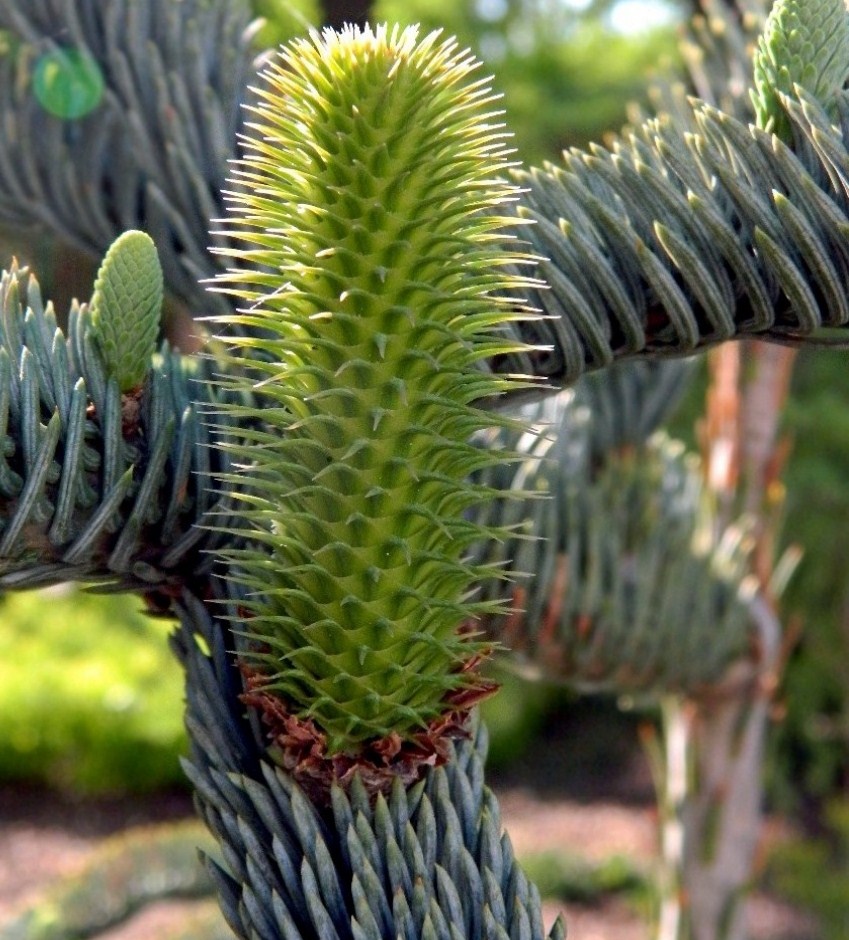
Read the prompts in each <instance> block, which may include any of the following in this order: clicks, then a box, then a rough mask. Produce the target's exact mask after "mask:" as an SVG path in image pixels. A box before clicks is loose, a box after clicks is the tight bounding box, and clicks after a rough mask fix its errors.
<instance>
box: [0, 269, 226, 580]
mask: <svg viewBox="0 0 849 940" xmlns="http://www.w3.org/2000/svg"><path fill="white" fill-rule="evenodd" d="M126 312H127V313H129V311H126ZM0 314H1V315H0V441H2V446H0V519H2V523H0V586H3V587H6V588H23V587H32V586H35V585H39V584H46V583H52V582H56V581H67V580H82V581H98V582H105V583H107V584H110V585H111V586H112V588H113V589H123V590H126V589H130V588H135V589H139V590H144V589H149V590H154V589H156V590H167V589H168V586H169V585H171V584H173V583H175V582H176V583H178V584H179V583H181V582H182V581H183V579H185V578H186V577H189V576H190V575H191V573H192V571H198V572H199V571H201V570H203V571H208V569H209V568H210V567H211V565H212V563H213V560H212V558H211V556H207V555H204V554H203V549H207V548H210V547H212V546H213V545H215V544H216V543H217V541H218V537H217V536H213V535H211V534H210V533H208V532H206V531H205V530H202V529H199V528H196V527H195V523H196V522H197V521H199V520H200V519H202V518H211V516H212V515H213V514H216V513H219V512H221V511H222V506H221V503H220V500H219V497H218V496H217V494H216V493H215V490H214V487H213V482H212V478H213V474H217V473H219V472H221V471H222V470H223V469H224V468H226V467H227V466H228V463H227V458H226V455H223V454H221V453H219V452H218V451H214V450H211V449H210V446H209V443H210V442H209V438H208V434H207V430H206V427H205V424H204V422H203V421H202V420H201V419H200V415H199V410H200V409H202V408H205V407H211V405H212V404H213V403H215V402H217V400H218V399H217V397H216V395H215V393H214V392H213V390H212V387H211V384H210V382H209V380H208V376H207V373H206V370H205V368H204V367H203V365H202V364H199V363H197V362H195V361H193V360H191V359H185V358H184V357H182V356H180V355H179V354H177V353H174V352H173V351H172V350H170V349H169V347H168V346H167V344H166V345H163V346H162V348H161V349H160V351H159V353H158V354H157V355H154V356H152V357H150V358H149V361H148V362H147V363H145V364H144V365H143V368H142V369H141V371H140V372H139V373H138V374H139V375H141V376H142V381H141V382H140V383H138V385H137V387H135V388H133V389H132V390H130V391H129V392H125V393H123V394H122V392H121V389H120V387H119V383H118V380H117V378H116V377H114V376H111V375H110V373H109V370H108V368H107V366H106V364H105V363H104V360H103V358H102V356H101V353H100V348H99V344H98V342H97V341H96V336H95V331H94V330H93V328H92V324H91V314H90V311H89V309H88V307H87V306H86V305H83V306H82V307H81V306H79V305H78V304H76V302H75V304H74V306H73V307H72V309H71V313H70V318H69V325H68V330H67V333H65V332H63V331H62V330H60V329H59V327H58V326H57V323H56V316H55V314H54V311H53V307H52V304H49V303H48V304H46V305H45V304H44V303H43V301H42V299H41V293H40V290H39V287H38V283H37V281H36V280H35V278H34V277H33V276H32V275H30V274H29V273H28V272H27V271H26V269H18V268H16V267H14V268H12V270H11V271H8V272H3V274H2V280H0Z"/></svg>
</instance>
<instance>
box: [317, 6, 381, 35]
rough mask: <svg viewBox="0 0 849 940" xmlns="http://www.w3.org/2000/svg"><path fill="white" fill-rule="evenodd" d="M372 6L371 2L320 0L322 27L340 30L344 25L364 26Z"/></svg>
mask: <svg viewBox="0 0 849 940" xmlns="http://www.w3.org/2000/svg"><path fill="white" fill-rule="evenodd" d="M373 6H374V3H373V0H321V18H322V25H323V26H332V27H333V29H341V28H342V27H343V26H344V25H345V23H353V24H354V25H356V26H365V24H366V23H367V22H368V20H369V17H370V15H371V9H372V7H373Z"/></svg>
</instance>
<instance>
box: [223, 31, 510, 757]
mask: <svg viewBox="0 0 849 940" xmlns="http://www.w3.org/2000/svg"><path fill="white" fill-rule="evenodd" d="M476 65H477V63H476V62H475V60H474V59H473V58H472V57H471V56H470V55H469V54H468V53H466V52H458V51H457V47H456V44H455V43H454V41H453V40H452V41H447V42H440V41H439V39H438V34H435V33H434V34H431V35H429V36H428V37H427V38H425V39H424V40H422V41H421V42H418V41H417V35H416V32H415V31H414V30H412V29H406V30H401V29H399V28H394V29H388V28H386V27H378V28H376V29H375V30H372V29H370V28H366V29H365V30H362V31H360V30H359V29H346V30H345V31H344V32H342V33H341V34H336V33H333V32H332V31H327V32H325V33H323V34H322V35H321V36H319V35H317V34H314V35H313V36H312V37H311V39H309V40H302V41H298V42H295V43H294V44H293V45H292V46H290V47H289V48H287V49H285V50H283V51H282V52H281V53H280V55H279V56H278V58H277V59H275V60H274V61H272V62H271V63H270V64H269V65H268V66H267V68H266V70H265V72H264V73H263V79H264V81H263V84H262V86H261V87H260V88H259V89H258V92H257V93H258V96H259V102H260V103H259V104H258V105H257V106H256V108H255V109H253V110H254V115H253V121H252V123H249V125H248V126H249V133H248V136H247V139H246V140H245V156H244V158H243V159H242V161H241V163H240V165H239V167H238V170H237V172H236V182H237V184H238V188H237V189H236V191H234V192H232V193H230V194H229V201H230V209H231V213H232V217H231V218H230V219H229V223H228V228H229V234H230V235H232V237H233V238H234V239H235V240H236V241H237V243H240V244H242V245H244V246H245V247H244V248H243V249H240V250H234V251H232V252H230V254H231V256H232V257H233V260H234V261H235V262H236V263H237V264H238V270H233V271H232V272H231V273H230V274H229V275H228V276H225V277H224V278H222V279H221V283H220V289H222V290H226V291H229V292H231V293H234V294H236V295H237V296H238V297H240V298H241V299H242V300H243V301H246V302H247V305H248V306H247V307H246V309H245V310H243V311H242V312H241V314H240V315H239V317H238V321H239V322H238V325H239V326H240V328H241V331H242V332H244V333H246V334H250V335H247V336H245V337H244V338H239V339H231V340H230V342H232V343H233V344H235V345H234V346H232V347H231V352H230V357H229V364H228V368H229V370H230V371H231V372H238V371H239V370H242V371H241V374H242V375H244V376H245V377H244V378H243V379H241V380H240V379H238V378H237V379H234V380H233V381H234V383H235V384H236V386H237V387H238V386H241V387H244V388H249V389H250V391H251V393H252V394H253V395H254V396H255V401H256V402H257V407H256V408H254V407H252V406H233V407H234V408H235V409H236V411H237V413H238V416H239V419H240V421H241V422H242V423H243V425H244V426H246V427H247V426H251V427H252V430H246V432H245V437H244V441H243V443H242V444H241V445H239V453H238V455H237V457H238V459H240V460H241V462H242V463H243V465H244V473H243V474H241V475H238V476H233V477H230V478H228V479H227V480H226V481H225V482H226V484H227V485H228V486H230V487H231V488H233V489H235V491H236V493H237V496H238V497H239V498H240V499H241V500H242V505H243V506H244V513H243V516H244V518H245V519H246V520H248V523H249V524H248V525H247V526H246V528H245V529H244V530H238V531H237V532H236V534H237V535H239V536H244V537H247V539H248V540H249V542H250V543H251V544H252V545H253V546H255V547H253V548H248V549H245V550H243V551H239V552H236V553H234V557H233V559H232V560H233V562H234V568H235V570H237V572H239V573H237V574H236V575H235V577H236V578H237V579H238V580H240V581H241V583H242V584H243V585H245V586H246V587H247V588H248V599H247V601H246V606H247V608H248V629H249V631H250V636H251V641H252V642H251V648H252V651H253V652H252V653H251V654H249V656H248V658H249V664H250V667H251V668H255V669H258V670H259V672H260V674H261V675H262V676H264V688H265V689H266V690H267V691H270V692H273V693H274V694H275V695H277V696H279V698H280V699H281V701H282V702H283V703H284V704H285V706H286V707H287V708H289V709H291V711H292V713H293V714H294V715H296V716H297V717H299V718H301V719H303V720H304V722H305V726H306V725H308V726H309V727H310V728H312V727H314V726H316V727H317V728H318V729H319V732H320V733H321V734H324V735H326V740H325V741H324V744H325V745H326V748H327V753H328V754H330V755H332V754H338V753H343V752H345V753H356V752H358V751H359V750H360V749H361V748H362V747H363V746H364V745H365V744H367V743H368V742H373V741H374V740H375V739H380V738H384V737H386V736H389V735H392V736H393V738H397V737H398V736H400V737H401V738H410V737H411V736H413V735H415V734H416V733H417V732H422V731H424V732H426V731H427V727H428V724H429V723H432V722H434V721H436V720H437V719H438V718H439V716H440V715H441V714H443V713H444V712H446V711H450V710H451V708H452V707H453V706H454V705H456V703H457V701H458V696H459V698H460V699H462V700H463V701H469V700H471V698H474V696H475V688H476V683H478V682H479V679H477V678H476V676H475V672H474V670H470V669H468V668H464V666H467V665H468V663H469V661H470V660H471V659H472V658H474V657H478V656H479V655H480V653H481V652H482V650H483V649H485V647H483V646H482V644H481V643H480V642H477V641H476V640H475V639H474V638H473V637H472V636H469V635H468V634H465V635H464V634H463V632H462V630H460V627H461V625H462V624H464V623H467V622H469V620H473V619H474V618H475V617H476V616H478V615H479V614H480V613H481V612H482V611H483V610H484V609H488V606H489V605H482V604H481V603H480V602H476V601H475V600H474V598H473V597H472V596H471V595H472V593H473V588H474V587H475V585H476V584H477V583H478V582H479V581H480V579H481V578H484V577H491V576H492V574H493V572H492V570H491V569H488V568H481V567H478V566H473V565H470V564H469V563H468V562H467V561H466V555H467V550H468V548H469V546H470V545H471V543H473V542H474V541H476V540H478V539H481V538H483V537H486V536H488V535H493V534H497V533H494V532H487V531H485V530H483V529H482V528H481V527H479V526H478V525H476V524H473V523H472V522H470V521H468V520H467V518H466V517H465V513H466V512H467V511H468V510H469V508H470V507H471V506H473V505H475V504H477V503H479V502H480V501H481V500H484V499H487V498H488V497H489V495H490V492H489V490H488V489H487V488H486V487H483V486H481V485H475V484H472V483H470V482H469V481H468V477H469V474H470V473H472V472H473V471H475V470H477V469H479V468H480V467H481V466H484V465H489V464H491V463H492V462H494V461H498V460H502V459H505V456H504V455H497V454H496V455H493V454H487V453H483V452H482V451H481V450H480V449H478V448H475V447H473V446H471V445H470V444H469V438H470V437H471V435H472V434H473V433H474V432H476V431H478V430H479V429H481V428H482V427H486V426H491V425H493V424H495V423H504V422H505V421H506V419H503V418H496V417H494V416H493V415H492V414H489V413H487V412H485V411H483V410H481V409H480V408H479V407H477V406H476V404H475V403H476V402H479V401H480V400H481V399H487V400H491V399H493V398H495V397H497V396H498V395H499V394H501V393H502V392H504V391H505V390H506V389H508V388H514V387H515V385H516V383H517V382H519V381H521V380H519V379H516V378H509V377H505V376H496V375H494V374H493V373H491V372H489V371H488V370H486V368H485V367H484V366H483V363H482V361H483V360H484V359H485V358H488V357H490V356H493V355H498V354H499V353H506V352H509V351H511V350H515V348H516V347H515V344H514V343H513V342H508V341H507V340H506V339H504V334H503V333H502V332H499V327H500V326H503V325H504V324H506V323H507V322H508V321H509V320H511V319H516V318H517V317H518V316H526V315H527V314H525V313H517V312H516V307H515V305H513V306H510V305H508V304H507V302H506V301H504V300H500V299H499V296H497V295H498V294H499V292H500V291H502V290H505V289H508V288H510V289H512V290H513V291H515V289H516V288H517V287H518V288H520V289H521V287H522V284H523V282H524V279H523V278H517V277H516V276H515V275H513V276H511V275H509V274H507V273H505V272H506V271H507V268H508V266H510V265H515V264H516V263H517V262H519V263H527V261H528V259H527V257H526V256H524V255H522V254H519V253H517V252H513V251H510V250H509V248H510V246H509V245H508V246H507V248H505V244H504V242H505V241H506V239H507V236H506V235H505V234H503V233H502V231H501V230H502V229H504V228H505V227H506V226H507V225H508V221H509V220H508V219H507V218H504V217H502V216H501V215H500V214H499V213H500V212H504V209H503V208H502V207H503V206H504V205H505V204H506V203H509V202H511V201H512V200H513V199H514V194H515V190H514V189H513V187H512V186H511V185H510V184H508V183H506V182H504V181H503V180H502V179H501V178H500V177H499V174H500V173H502V172H503V171H504V170H506V169H507V168H508V167H509V166H510V163H509V162H508V155H509V151H507V150H506V149H505V137H506V136H507V135H506V134H505V133H504V131H503V125H501V124H499V123H497V118H498V115H499V112H497V111H492V110H491V108H492V102H493V100H494V96H493V94H492V93H491V91H490V89H489V87H488V85H487V83H486V82H485V81H478V82H474V83H470V82H469V81H468V78H469V75H470V73H471V72H472V71H473V69H474V68H475V67H476ZM513 223H514V224H515V220H513ZM513 270H515V267H514V268H513ZM514 296H515V293H514ZM464 695H465V698H464Z"/></svg>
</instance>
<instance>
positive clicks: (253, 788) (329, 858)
mask: <svg viewBox="0 0 849 940" xmlns="http://www.w3.org/2000/svg"><path fill="white" fill-rule="evenodd" d="M220 586H221V585H220V583H219V585H218V586H217V587H216V597H217V599H219V600H221V601H226V604H225V606H224V608H223V609H222V610H221V611H220V613H221V614H223V615H227V614H228V612H229V615H230V616H232V615H233V614H234V613H235V612H236V610H237V609H238V606H239V604H240V602H241V598H240V596H239V594H238V593H234V594H232V595H231V596H229V597H225V595H223V594H221V593H220V591H219V588H220ZM177 609H178V612H179V614H180V620H181V627H180V631H179V633H178V634H177V636H176V637H175V640H174V643H175V649H176V651H177V653H178V655H179V656H180V659H181V661H182V662H183V665H184V667H185V669H186V674H187V716H186V721H187V724H188V727H189V730H190V732H191V742H192V751H191V757H190V763H188V764H187V765H186V772H187V774H188V776H189V778H190V779H191V781H192V783H193V784H194V786H195V788H196V800H197V804H198V807H199V809H200V812H201V815H202V816H203V818H204V819H205V821H206V822H207V825H208V826H209V828H210V829H211V830H212V832H213V833H214V834H215V835H216V837H217V838H218V840H219V841H220V843H221V847H222V856H223V863H222V864H219V863H214V862H210V863H208V864H209V868H210V872H211V874H212V876H213V878H214V879H215V881H216V883H217V886H218V890H219V896H220V899H221V904H222V909H223V911H224V914H225V917H226V918H227V920H228V922H229V924H230V926H231V927H232V929H233V930H234V931H235V933H236V935H237V936H239V937H267V938H269V940H271V938H276V940H383V938H385V937H393V938H396V937H400V938H403V940H460V938H462V940H506V938H516V940H542V938H543V937H544V936H546V935H545V933H544V931H543V926H542V917H541V908H540V899H539V895H538V893H537V891H536V889H535V888H534V887H533V885H531V884H530V883H529V882H528V880H527V878H526V877H525V875H524V873H523V872H522V870H521V868H520V867H519V865H518V864H517V862H516V860H515V856H514V854H513V850H512V848H511V846H510V842H509V839H508V838H507V836H506V835H503V834H502V832H501V825H500V814H499V811H498V805H497V802H496V799H495V797H494V796H493V794H492V793H491V792H490V790H489V789H488V788H487V787H486V786H485V784H484V782H483V757H484V753H485V750H486V735H485V732H484V731H483V728H482V727H479V728H478V729H477V731H476V734H475V740H474V742H463V743H460V744H459V745H458V746H457V750H456V755H455V756H454V759H452V760H451V761H450V762H449V763H448V764H447V765H446V766H445V767H441V768H437V769H432V770H431V771H429V772H428V773H427V775H426V777H425V779H424V780H423V781H421V782H420V783H419V784H417V785H415V786H414V787H412V788H409V789H406V790H405V788H404V787H403V786H402V785H401V783H400V781H396V783H395V785H394V786H393V787H392V789H391V792H390V793H389V794H388V795H387V797H386V798H385V799H384V797H383V796H379V797H378V798H377V801H376V802H375V801H374V800H372V799H371V798H370V796H369V794H368V793H367V792H366V790H365V788H364V787H363V786H362V784H361V783H360V782H355V783H354V785H353V786H352V788H351V789H350V792H348V793H346V792H344V791H343V790H342V789H341V788H338V787H334V789H333V791H332V802H331V805H330V806H329V807H327V808H326V809H321V808H320V807H317V806H316V805H314V804H313V803H312V802H311V801H310V800H309V798H308V797H307V796H306V795H305V794H304V793H303V791H302V790H301V789H300V788H299V787H298V785H297V784H296V783H295V782H294V781H293V780H292V777H291V776H290V775H289V774H286V773H284V772H283V771H281V770H280V769H279V768H277V767H275V766H274V765H273V764H271V763H270V762H268V761H267V760H266V759H265V758H262V757H260V756H259V753H260V750H261V748H260V747H259V746H258V745H257V729H256V725H255V724H254V725H252V723H251V722H252V721H253V720H254V716H252V715H250V714H249V715H248V716H245V715H244V709H243V707H242V705H241V701H240V699H239V694H238V692H239V689H240V682H239V676H238V673H237V672H236V671H235V670H234V669H233V666H232V661H231V657H230V655H229V650H228V647H227V644H228V641H229V629H228V626H227V625H228V622H229V618H228V617H227V616H224V617H223V619H221V620H218V619H217V617H213V616H211V615H210V613H209V607H208V605H206V604H204V603H202V602H201V601H199V600H198V599H197V598H195V597H194V596H192V595H191V594H190V593H188V592H185V593H184V594H183V596H182V598H181V599H180V600H179V601H178V603H177ZM201 645H203V647H205V648H206V650H207V651H206V652H204V650H203V649H202V648H201ZM564 936H565V931H564V928H563V924H562V921H561V920H560V919H558V921H557V922H556V923H555V925H554V926H553V927H552V929H551V932H550V933H549V934H548V937H549V938H551V940H562V938H563V937H564Z"/></svg>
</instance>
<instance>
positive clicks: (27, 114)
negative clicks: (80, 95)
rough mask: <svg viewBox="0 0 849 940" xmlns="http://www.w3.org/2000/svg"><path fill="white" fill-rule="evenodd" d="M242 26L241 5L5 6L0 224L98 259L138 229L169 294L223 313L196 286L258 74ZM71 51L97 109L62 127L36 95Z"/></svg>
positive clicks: (1, 9) (80, 2)
mask: <svg viewBox="0 0 849 940" xmlns="http://www.w3.org/2000/svg"><path fill="white" fill-rule="evenodd" d="M250 24H251V21H250V10H249V7H248V4H247V2H245V0H215V2H206V0H183V2H180V3H173V2H171V0H151V2H146V3H141V4H139V3H126V2H103V0H27V2H26V3H20V2H17V0H0V29H5V30H8V31H9V35H10V36H11V37H12V38H13V39H14V40H15V43H16V44H17V48H15V49H14V50H13V51H9V50H8V49H7V51H6V52H5V53H4V54H3V55H2V58H0V129H2V133H0V191H2V196H0V220H2V221H3V222H4V223H5V224H7V225H10V226H33V225H36V226H39V227H41V228H43V229H47V230H48V231H49V232H51V233H52V234H54V235H55V236H57V237H58V238H60V239H62V240H64V241H66V242H68V243H70V244H73V245H75V246H77V247H78V248H81V249H82V250H84V251H85V252H87V253H89V254H91V255H94V256H95V257H101V256H102V255H103V253H104V252H105V251H106V249H107V248H108V247H109V245H110V244H111V243H112V241H113V240H114V239H115V238H116V237H117V236H118V235H119V234H120V233H121V232H123V231H126V230H128V229H141V230H143V231H146V232H147V233H148V234H149V235H150V236H151V237H152V238H153V240H154V241H155V242H156V245H157V248H158V249H159V252H160V257H161V261H162V266H163V269H164V272H165V279H166V283H167V285H168V289H169V291H170V292H171V293H172V294H173V295H175V296H176V297H178V298H179V299H180V300H182V301H183V302H184V303H186V304H187V305H188V307H189V308H190V310H191V311H192V312H193V313H199V312H212V311H214V310H216V309H219V310H222V311H223V310H225V309H228V305H227V303H226V301H224V299H223V298H222V297H217V298H216V297H210V295H208V294H205V293H204V291H203V288H202V287H201V286H200V285H199V281H200V280H202V279H203V278H206V277H209V276H211V275H212V274H213V273H214V271H215V263H214V261H213V259H212V258H211V257H210V255H209V253H208V250H207V247H208V245H209V244H210V236H209V224H210V221H211V220H212V219H214V218H218V217H220V216H221V215H222V214H223V202H222V199H221V195H220V193H221V187H222V185H223V183H224V180H225V179H226V176H227V166H228V161H229V160H231V159H233V158H234V157H235V155H236V137H237V131H238V128H239V126H240V124H241V121H242V113H241V104H242V102H243V101H244V99H245V96H246V87H247V83H248V79H249V76H250V75H251V74H252V73H253V68H252V58H253V53H252V48H251V42H252V30H251V25H250ZM69 52H70V53H73V54H79V55H84V56H85V57H87V60H88V61H90V62H92V63H93V67H94V68H95V69H97V70H98V71H99V73H100V74H101V75H102V78H103V81H104V91H103V95H102V98H101V100H100V103H99V105H98V106H97V107H95V108H94V109H93V110H92V111H91V113H90V114H88V115H86V116H83V117H80V118H78V119H70V120H69V119H64V118H62V117H57V116H54V115H52V114H50V113H48V111H47V110H45V107H44V106H43V104H42V103H40V102H39V100H38V98H37V96H36V95H35V94H34V81H35V78H36V75H37V70H38V68H39V65H40V64H43V63H44V62H45V61H46V60H49V58H50V57H56V56H59V57H61V56H62V55H66V56H67V54H68V53H69ZM58 61H60V62H61V58H60V59H59V60H58ZM213 244H215V245H218V246H222V245H223V244H224V242H223V240H222V239H221V238H217V237H215V238H213Z"/></svg>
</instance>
